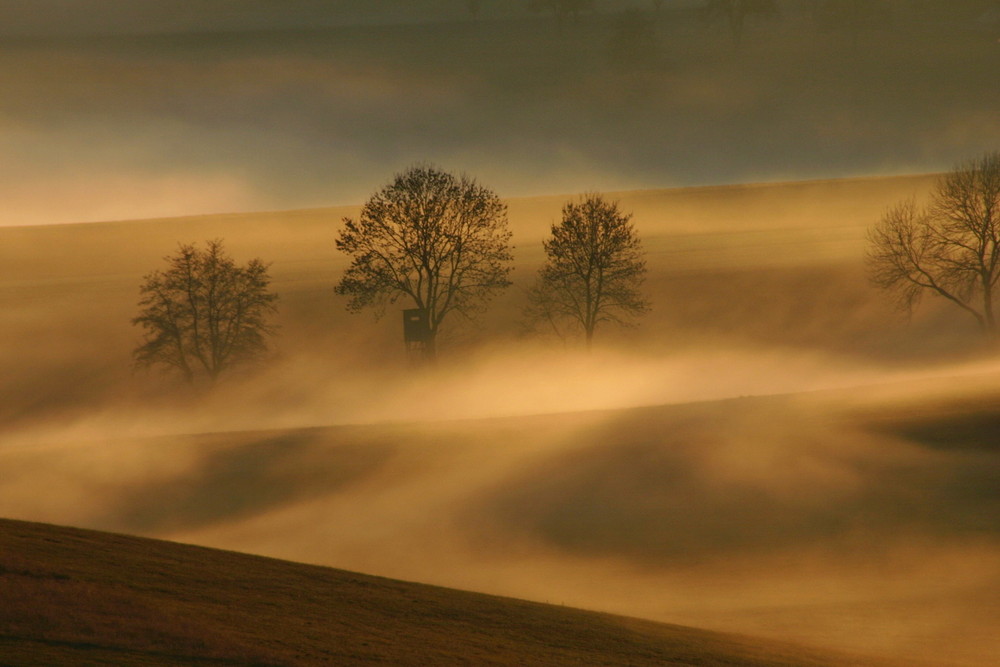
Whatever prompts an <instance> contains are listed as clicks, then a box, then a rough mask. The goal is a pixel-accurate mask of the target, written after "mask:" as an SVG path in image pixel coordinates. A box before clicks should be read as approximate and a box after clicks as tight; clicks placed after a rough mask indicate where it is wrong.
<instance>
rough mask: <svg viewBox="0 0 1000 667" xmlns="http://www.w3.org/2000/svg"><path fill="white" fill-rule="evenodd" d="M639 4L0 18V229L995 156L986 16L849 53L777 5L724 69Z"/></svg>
mask: <svg viewBox="0 0 1000 667" xmlns="http://www.w3.org/2000/svg"><path fill="white" fill-rule="evenodd" d="M651 4H652V3H645V2H639V1H638V0H637V1H636V2H625V1H624V0H622V1H621V2H617V3H615V2H612V1H611V0H606V1H605V2H603V3H601V2H598V3H597V8H598V9H599V10H601V11H599V12H596V13H592V14H591V13H588V14H585V15H584V16H583V17H581V18H580V19H579V20H577V21H565V22H562V23H560V22H558V21H556V19H555V18H553V17H551V16H549V15H546V14H544V13H543V14H533V13H529V12H527V11H526V10H525V9H524V7H523V5H522V3H515V2H499V1H493V2H490V1H489V0H483V3H482V7H481V10H480V14H479V16H478V18H477V19H476V20H472V19H471V16H470V14H469V12H468V9H467V6H466V3H464V2H459V1H458V0H425V2H403V1H401V0H380V1H372V2H356V1H354V2H351V1H348V0H341V1H340V2H329V1H327V2H319V1H318V0H281V1H280V2H279V1H278V0H193V1H190V2H185V3H179V2H168V1H166V0H163V1H160V2H143V3H134V2H125V1H123V0H88V1H84V0H58V1H57V0H35V1H33V2H30V3H28V2H14V1H11V0H8V1H6V2H0V19H2V20H0V26H2V28H0V35H3V36H4V37H3V39H2V40H0V77H2V80H3V81H4V87H5V91H6V94H5V96H4V99H2V100H0V200H2V201H4V203H5V205H4V207H3V209H2V210H0V225H25V224H48V223H64V222H80V221H97V220H113V219H131V218H151V217H163V216H178V215H192V214H201V213H216V212H236V211H253V210H282V209H295V208H309V207H320V206H331V205H340V204H356V203H360V202H362V201H363V200H364V199H365V198H366V197H367V196H368V195H369V194H370V193H371V192H373V191H374V190H376V189H377V188H379V187H381V185H383V184H384V183H385V182H387V181H388V180H389V179H390V178H391V177H392V175H393V174H394V173H396V172H398V171H400V170H402V169H405V168H406V167H408V166H410V165H412V164H415V163H422V162H429V163H433V164H436V165H438V166H441V167H442V168H445V169H448V170H452V171H464V172H467V173H469V174H471V175H473V176H475V177H477V178H478V179H480V180H481V181H482V182H483V183H484V184H485V185H487V186H489V187H492V188H494V189H495V190H497V192H498V193H499V194H500V195H501V196H505V197H511V196H528V195H537V194H558V193H569V192H580V191H585V190H597V191H609V190H623V189H641V188H653V187H673V186H688V185H709V184H723V183H737V182H748V181H753V182H756V181H775V180H799V179H811V178H829V177H842V176H857V175H867V174H895V173H917V172H934V171H942V170H945V169H948V168H950V167H951V166H953V165H954V164H955V163H956V162H959V161H962V160H965V159H969V158H971V157H975V156H976V155H978V154H979V153H981V152H983V151H985V150H994V149H996V148H997V147H1000V113H997V110H998V109H1000V91H998V90H997V87H992V88H991V87H984V86H982V81H984V80H989V78H990V77H991V76H993V73H995V71H996V67H997V65H1000V44H997V43H994V42H993V41H992V38H991V37H989V36H987V35H984V34H983V33H982V32H981V31H980V32H977V31H976V30H974V25H975V20H976V18H977V17H978V16H980V15H981V13H982V8H983V6H984V3H982V2H975V1H974V0H968V1H967V2H963V3H953V4H952V7H953V9H952V10H950V11H949V12H948V13H946V14H945V15H941V13H940V12H936V13H935V12H934V11H932V10H925V13H924V14H921V15H911V14H909V13H906V14H900V13H897V16H896V17H895V18H894V19H893V21H892V22H891V23H890V24H886V25H871V26H866V27H864V28H863V29H862V30H860V31H858V32H857V33H854V32H848V31H845V30H844V29H842V28H841V29H838V28H837V27H836V26H830V25H824V24H822V23H821V22H819V21H817V19H816V18H815V17H814V16H813V15H812V14H811V13H810V12H809V11H808V9H807V7H808V3H801V2H800V3H796V2H786V3H784V6H783V7H784V8H783V11H782V14H781V15H780V16H779V17H777V18H774V19H768V20H757V21H751V22H750V23H749V24H748V26H747V29H746V32H745V35H744V38H743V41H742V43H741V45H740V46H739V47H737V46H736V45H735V44H733V43H732V40H731V39H730V36H729V32H728V30H727V29H726V27H725V26H724V25H719V24H710V23H705V22H704V21H701V20H700V19H699V18H698V17H697V16H696V15H695V14H694V13H692V12H691V11H686V10H685V9H684V7H685V6H689V5H690V3H684V2H678V3H674V4H671V3H666V4H665V5H664V7H665V8H664V9H663V10H661V12H660V13H659V14H653V13H652V12H651V11H650V10H649V9H648V6H651ZM930 4H933V3H930ZM629 7H631V8H632V9H633V10H637V8H638V10H641V11H638V13H635V12H633V13H632V14H627V13H623V10H624V9H627V8H629Z"/></svg>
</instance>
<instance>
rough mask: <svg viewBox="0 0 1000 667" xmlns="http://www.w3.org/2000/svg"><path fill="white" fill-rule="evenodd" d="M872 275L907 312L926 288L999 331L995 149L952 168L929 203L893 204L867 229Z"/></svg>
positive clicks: (999, 160)
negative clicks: (996, 310) (923, 205)
mask: <svg viewBox="0 0 1000 667" xmlns="http://www.w3.org/2000/svg"><path fill="white" fill-rule="evenodd" d="M868 244H869V247H868V253H867V262H868V268H869V273H870V277H871V280H872V282H873V283H874V284H875V285H877V286H879V287H881V288H883V289H885V290H888V291H889V292H890V293H892V294H893V295H894V296H895V297H896V299H897V301H898V303H899V305H900V306H902V307H903V308H904V309H906V310H907V311H911V310H912V309H913V307H914V306H916V305H917V303H918V302H919V301H920V298H921V297H922V296H923V295H924V294H925V293H930V294H933V295H936V296H940V297H943V298H944V299H947V300H948V301H949V302H951V303H953V304H954V305H955V306H957V307H958V308H960V309H961V310H963V311H965V312H966V313H968V314H969V315H971V316H972V317H973V318H975V320H976V322H977V323H978V324H979V326H980V327H981V328H982V330H983V332H984V333H985V334H987V335H988V336H990V337H992V338H996V336H997V323H996V315H995V312H994V310H995V305H994V299H995V295H996V289H997V282H998V281H1000V152H994V153H987V154H986V155H984V156H982V157H981V158H978V159H976V160H972V161H970V162H968V163H966V164H963V165H961V166H959V167H957V168H956V169H955V170H954V171H952V172H950V173H948V174H946V175H944V176H942V177H941V179H940V180H939V181H938V183H937V185H936V186H935V188H934V192H933V194H932V198H931V202H930V204H929V205H928V206H926V207H924V208H918V206H917V205H916V203H915V202H914V201H912V200H911V201H905V202H902V203H899V204H897V205H896V206H894V207H892V208H890V209H889V210H888V211H887V212H886V213H885V215H883V216H882V219H881V221H880V222H879V223H878V224H877V225H876V226H875V227H874V228H873V229H871V230H870V231H869V234H868Z"/></svg>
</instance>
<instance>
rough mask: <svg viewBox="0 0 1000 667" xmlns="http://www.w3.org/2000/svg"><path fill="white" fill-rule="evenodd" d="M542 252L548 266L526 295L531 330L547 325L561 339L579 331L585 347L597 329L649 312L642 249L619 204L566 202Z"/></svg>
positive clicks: (597, 198) (596, 199) (589, 199)
mask: <svg viewBox="0 0 1000 667" xmlns="http://www.w3.org/2000/svg"><path fill="white" fill-rule="evenodd" d="M543 247H544V249H545V255H546V262H545V264H544V265H543V266H542V268H541V269H540V271H539V274H538V278H537V280H536V282H535V285H534V287H533V288H532V289H531V291H530V292H529V294H528V298H529V306H528V308H527V312H526V314H527V316H528V319H529V321H530V322H531V323H532V324H533V325H537V324H540V323H546V324H548V325H549V326H551V327H552V328H553V329H554V330H555V331H556V332H557V333H558V334H559V335H560V336H562V335H563V332H564V330H565V329H566V327H567V326H568V327H569V328H571V329H577V330H579V331H581V332H582V333H583V335H584V338H585V339H586V342H587V345H588V346H589V345H590V344H591V342H592V341H593V338H594V332H595V331H596V329H597V327H598V325H599V324H601V323H616V324H629V323H630V322H631V320H632V318H634V317H636V316H638V315H641V314H643V313H645V312H646V311H647V310H649V303H648V302H647V301H646V300H645V299H644V298H643V296H642V293H641V290H640V288H641V286H642V283H643V281H644V280H645V276H646V262H645V260H644V259H643V252H642V244H641V242H640V240H639V237H638V235H637V234H636V230H635V226H634V225H633V224H632V215H631V214H626V213H623V212H622V211H621V210H620V209H619V207H618V203H617V202H609V201H607V200H605V199H604V198H603V197H602V196H601V195H597V194H592V195H588V196H585V197H583V198H581V200H580V201H579V202H569V203H567V204H566V205H565V206H563V210H562V220H561V221H560V222H559V223H558V224H554V225H552V230H551V237H550V238H549V239H548V240H546V241H545V242H544V243H543Z"/></svg>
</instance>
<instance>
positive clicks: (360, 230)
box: [336, 166, 513, 358]
mask: <svg viewBox="0 0 1000 667" xmlns="http://www.w3.org/2000/svg"><path fill="white" fill-rule="evenodd" d="M510 237H511V233H510V232H509V231H508V229H507V205H506V204H504V203H503V202H502V201H500V198H499V197H497V195H496V194H495V193H494V192H493V191H492V190H490V189H488V188H485V187H483V186H481V185H479V184H478V183H476V181H475V180H473V179H471V178H469V177H467V176H461V177H455V176H453V175H451V174H449V173H447V172H444V171H441V170H439V169H436V168H433V167H426V166H418V167H412V168H410V169H408V170H407V171H405V172H403V173H401V174H398V175H397V176H396V177H395V179H394V180H393V181H392V183H390V184H389V185H387V186H385V187H384V188H382V189H381V190H379V191H378V192H376V193H375V194H374V195H372V196H371V198H370V199H369V200H368V201H367V202H366V203H365V205H364V207H363V208H362V209H361V215H360V216H359V217H358V219H357V220H352V219H350V218H345V219H344V228H343V229H342V230H341V232H340V238H338V239H337V248H338V249H339V250H341V251H342V252H344V253H346V254H348V255H350V256H351V265H350V267H348V269H347V271H346V273H345V274H344V277H343V279H341V281H340V284H339V285H337V288H336V291H337V293H338V294H342V295H345V296H348V297H350V301H349V303H348V306H347V307H348V309H349V310H351V311H354V312H357V311H360V310H361V309H363V308H365V307H369V306H372V307H375V308H376V315H381V314H382V313H383V312H384V310H385V306H386V305H387V304H391V303H395V302H396V301H397V300H398V299H399V298H400V297H406V298H407V299H409V300H410V301H411V302H412V303H413V305H414V306H415V307H416V308H419V309H420V310H422V311H423V312H424V313H425V314H426V321H427V327H428V331H427V340H426V341H425V342H426V347H425V352H426V355H427V357H428V358H434V356H435V354H436V340H437V334H438V330H439V328H440V326H441V324H442V322H444V320H445V319H446V318H447V317H448V316H449V315H450V314H451V313H460V314H462V315H465V316H467V317H470V318H471V317H472V316H474V315H475V314H476V313H478V312H480V311H482V310H483V309H484V308H485V305H486V304H487V303H488V302H489V300H490V299H491V298H492V297H493V296H494V295H495V294H497V293H498V292H500V291H501V290H503V289H505V288H506V287H508V286H509V285H510V281H509V280H508V279H507V276H508V274H509V273H510V270H511V269H510V263H511V262H512V260H513V257H512V255H511V253H510V245H509V242H510Z"/></svg>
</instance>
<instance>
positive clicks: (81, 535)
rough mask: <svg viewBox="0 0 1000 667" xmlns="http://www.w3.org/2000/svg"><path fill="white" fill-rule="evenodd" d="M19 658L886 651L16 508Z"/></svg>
mask: <svg viewBox="0 0 1000 667" xmlns="http://www.w3.org/2000/svg"><path fill="white" fill-rule="evenodd" d="M0 547H2V549H0V591H2V598H3V601H4V604H3V605H0V662H2V663H3V664H5V665H15V666H20V665H38V664H64V665H68V664H73V665H81V666H83V665H106V664H116V665H191V664H204V665H235V664H240V665H362V664H393V665H425V666H429V665H468V664H474V665H525V664H530V665H581V664H583V665H636V666H638V665H747V666H752V665H757V666H760V667H764V666H779V665H780V666H786V667H793V666H800V665H801V666H807V665H808V666H814V667H820V666H822V665H831V666H832V665H844V664H853V665H876V664H885V663H876V662H874V661H869V660H865V659H861V658H856V657H849V656H845V655H837V654H830V653H825V652H822V651H817V650H811V649H806V648H801V647H796V646H793V645H786V644H781V643H778V642H769V641H763V640H758V639H753V638H750V637H743V636H737V635H727V634H721V633H714V632H705V631H701V630H695V629H692V628H684V627H680V626H671V625H662V624H657V623H651V622H648V621H641V620H637V619H630V618H624V617H616V616H610V615H606V614H597V613H593V612H586V611H580V610H576V609H568V608H564V607H556V606H551V605H543V604H537V603H530V602H524V601H520V600H514V599H508V598H499V597H492V596H488V595H479V594H475V593H465V592H461V591H455V590H448V589H445V588H437V587H433V586H424V585H419V584H411V583H405V582H401V581H394V580H391V579H384V578H379V577H370V576H365V575H361V574H355V573H351V572H345V571H341V570H333V569H329V568H323V567H315V566H308V565H301V564H296V563H290V562H282V561H278V560H272V559H267V558H261V557H255V556H248V555H243V554H235V553H230V552H224V551H216V550H213V549H205V548H200V547H193V546H185V545H180V544H172V543H168V542H162V541H157V540H149V539H140V538H135V537H125V536H121V535H112V534H107V533H99V532H94V531H85V530H78V529H71V528H62V527H56V526H51V525H43V524H35V523H24V522H19V521H9V520H0Z"/></svg>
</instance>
